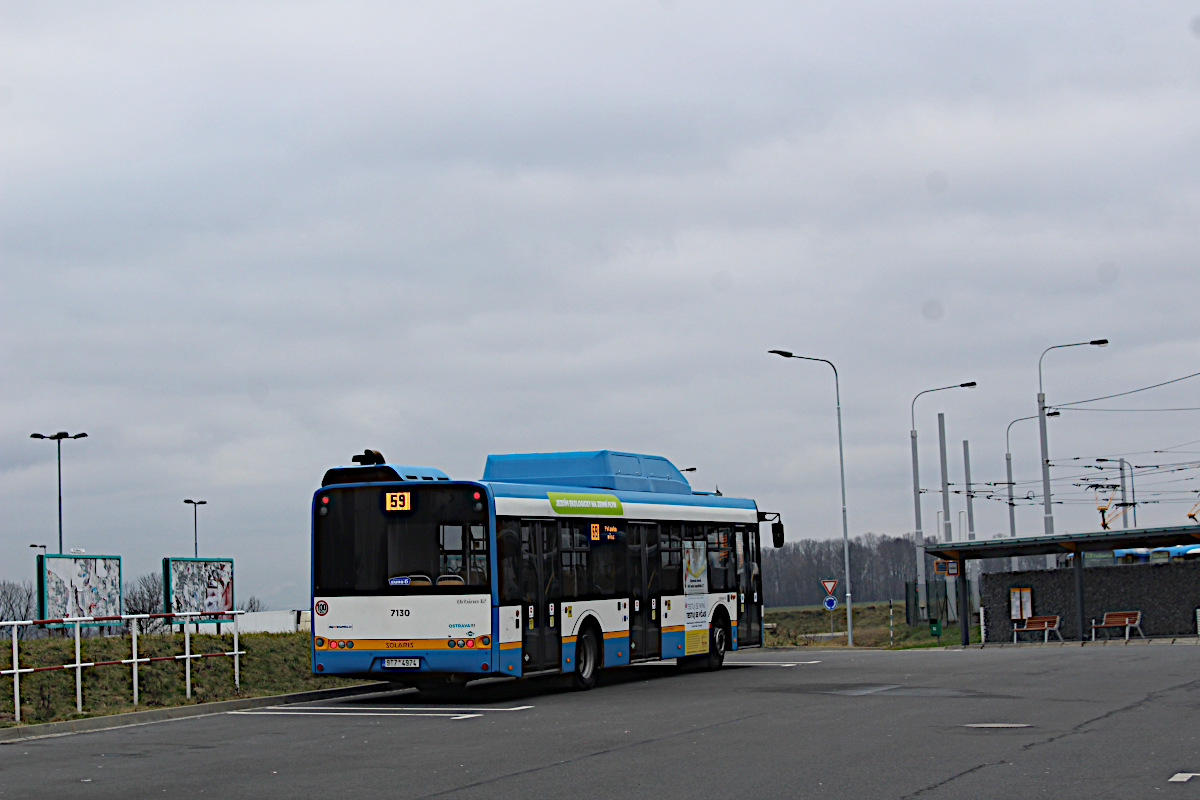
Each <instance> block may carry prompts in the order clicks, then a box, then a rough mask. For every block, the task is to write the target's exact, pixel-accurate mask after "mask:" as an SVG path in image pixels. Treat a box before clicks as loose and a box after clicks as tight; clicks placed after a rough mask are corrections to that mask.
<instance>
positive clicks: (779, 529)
mask: <svg viewBox="0 0 1200 800" xmlns="http://www.w3.org/2000/svg"><path fill="white" fill-rule="evenodd" d="M771 544H773V545H775V546H776V547H783V521H782V520H776V521H775V522H772V523H771Z"/></svg>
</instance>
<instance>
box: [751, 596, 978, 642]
mask: <svg viewBox="0 0 1200 800" xmlns="http://www.w3.org/2000/svg"><path fill="white" fill-rule="evenodd" d="M893 614H894V617H893V621H894V627H893V628H892V629H891V631H890V635H889V629H888V604H887V603H886V602H882V603H881V602H873V603H855V604H854V644H855V646H856V647H889V646H894V647H896V648H897V649H901V648H911V647H938V646H939V645H954V644H958V643H959V636H960V633H959V628H958V625H943V626H942V637H941V641H940V642H939V641H938V639H937V637H935V636H931V635H930V633H929V625H928V623H926V624H923V625H918V626H917V627H915V628H910V627H909V626H908V623H907V622H905V621H904V604H903V603H895V604H894V606H893ZM830 616H831V615H830V612H828V611H826V610H825V608H824V607H823V606H792V607H788V608H768V609H765V610H764V612H763V621H764V622H766V623H768V624H769V623H772V622H773V623H775V625H776V628H775V630H773V631H771V630H769V631H766V636H765V639H766V641H765V642H764V644H765V645H766V646H767V647H811V646H820V647H845V646H846V636H845V633H846V609H845V607H839V608H837V609H836V610H835V611H833V613H832V617H833V630H834V632H840V633H841V634H842V635H841V636H836V637H833V638H830V637H829V623H830ZM819 634H824V636H820V635H819ZM970 636H971V641H972V642H979V626H978V625H973V626H971V634H970Z"/></svg>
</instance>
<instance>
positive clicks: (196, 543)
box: [183, 500, 208, 558]
mask: <svg viewBox="0 0 1200 800" xmlns="http://www.w3.org/2000/svg"><path fill="white" fill-rule="evenodd" d="M183 502H185V503H189V504H191V506H192V557H193V558H199V557H200V538H199V534H198V533H197V527H198V523H197V517H198V516H199V512H198V511H197V509H198V508H199V507H200V506H203V505H207V504H208V501H207V500H184V501H183Z"/></svg>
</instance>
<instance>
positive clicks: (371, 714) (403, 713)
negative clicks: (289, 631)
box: [227, 710, 483, 719]
mask: <svg viewBox="0 0 1200 800" xmlns="http://www.w3.org/2000/svg"><path fill="white" fill-rule="evenodd" d="M227 713H229V714H250V715H254V714H262V715H267V716H277V717H443V718H448V719H471V718H472V717H482V716H483V714H414V713H411V712H407V711H399V712H393V713H378V712H374V711H368V712H366V713H359V712H354V711H323V712H322V711H299V710H297V711H229V712H227Z"/></svg>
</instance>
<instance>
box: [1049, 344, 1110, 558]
mask: <svg viewBox="0 0 1200 800" xmlns="http://www.w3.org/2000/svg"><path fill="white" fill-rule="evenodd" d="M1107 344H1108V339H1092V340H1091V341H1090V342H1072V343H1071V344H1056V345H1053V346H1051V347H1047V348H1046V349H1045V350H1043V351H1042V355H1041V356H1040V357H1039V358H1038V427H1039V430H1040V433H1041V437H1042V503H1043V505H1044V507H1045V514H1044V519H1045V530H1046V535H1047V536H1049V535H1051V534H1053V533H1054V512H1053V511H1052V510H1051V506H1050V448H1049V445H1048V444H1047V443H1046V392H1045V391H1044V390H1043V389H1042V359H1043V358H1045V357H1046V353H1049V352H1050V351H1051V350H1058V349H1060V348H1063V347H1082V346H1084V345H1091V346H1093V347H1104V346H1106V345H1107ZM1053 558H1054V556H1052V555H1050V556H1046V566H1047V567H1051V563H1050V562H1051V559H1053Z"/></svg>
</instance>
